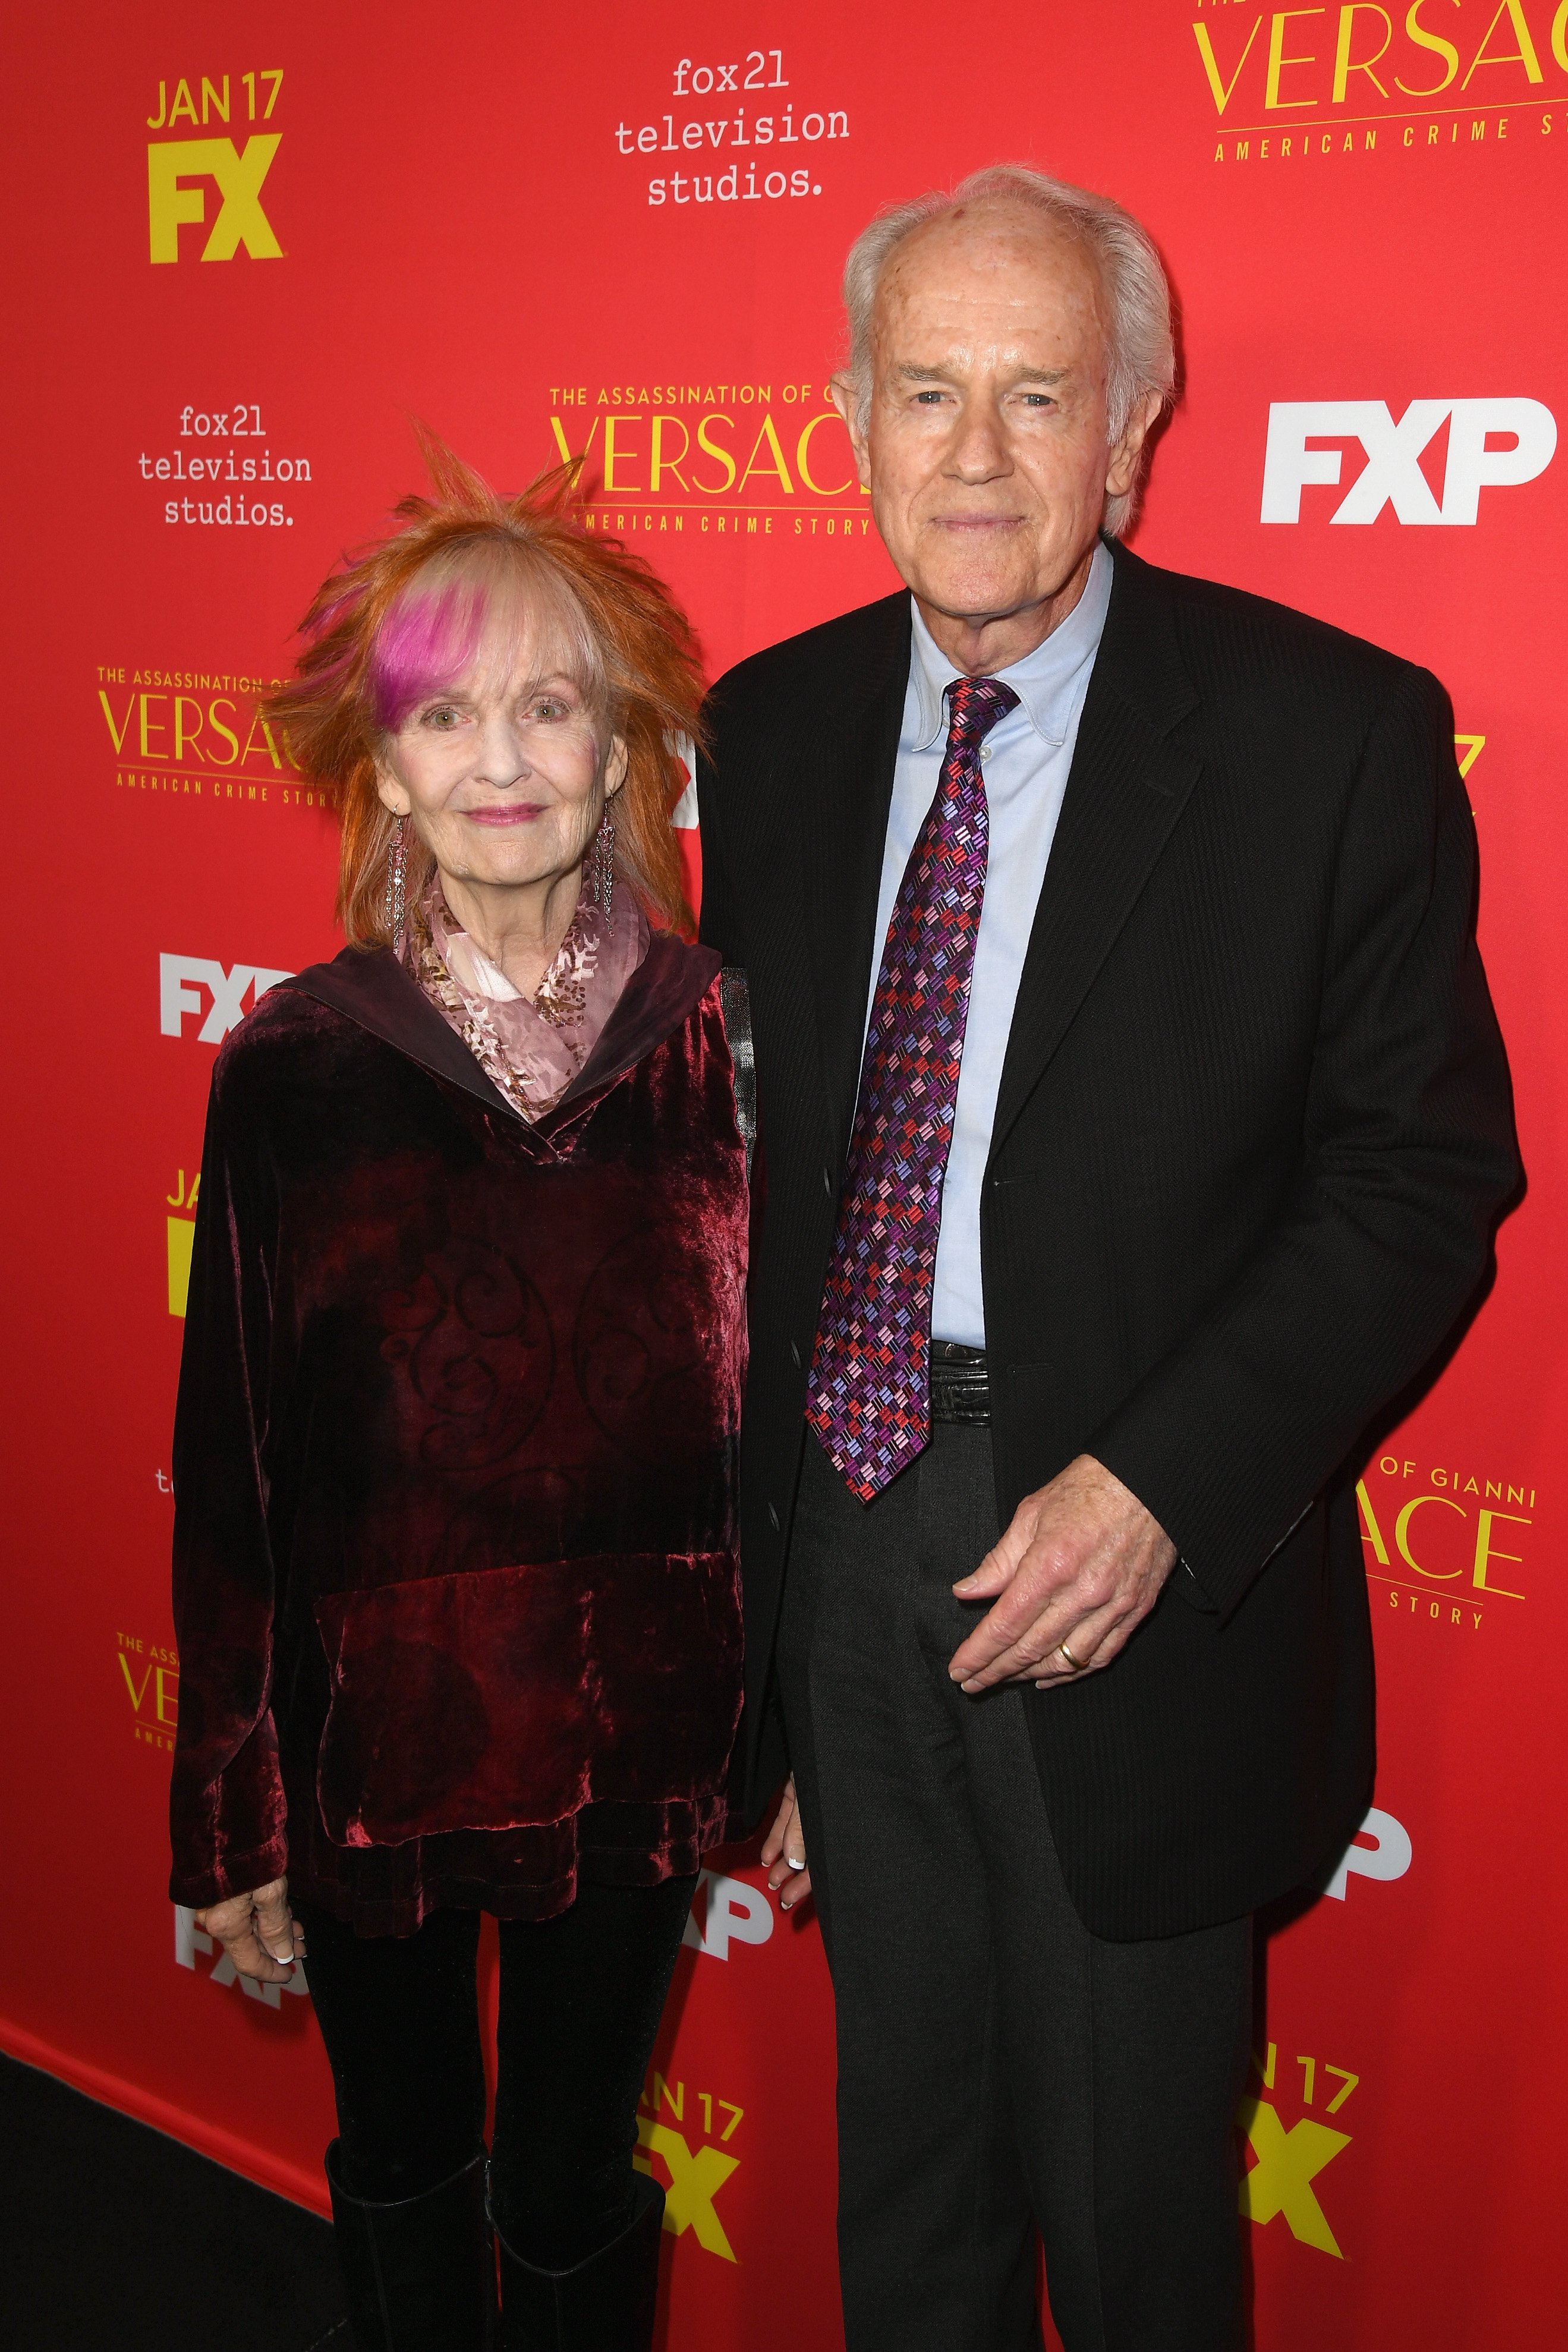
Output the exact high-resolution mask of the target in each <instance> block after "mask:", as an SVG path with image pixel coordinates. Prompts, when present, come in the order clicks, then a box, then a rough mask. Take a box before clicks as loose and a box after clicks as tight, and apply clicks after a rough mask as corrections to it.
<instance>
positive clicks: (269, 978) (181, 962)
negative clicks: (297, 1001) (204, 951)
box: [158, 955, 292, 1045]
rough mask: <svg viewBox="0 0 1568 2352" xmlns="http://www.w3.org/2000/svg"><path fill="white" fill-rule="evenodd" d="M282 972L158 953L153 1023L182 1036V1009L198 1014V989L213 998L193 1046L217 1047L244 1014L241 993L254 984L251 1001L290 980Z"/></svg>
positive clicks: (200, 1001) (199, 1004)
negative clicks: (228, 967)
mask: <svg viewBox="0 0 1568 2352" xmlns="http://www.w3.org/2000/svg"><path fill="white" fill-rule="evenodd" d="M291 978H292V974H291V973H289V972H287V971H267V970H265V969H264V968H263V967H262V966H261V965H260V964H253V963H237V964H236V965H235V966H234V969H233V970H232V971H225V970H224V968H223V966H222V964H221V963H214V962H213V961H212V960H211V958H210V957H207V956H176V955H161V956H160V957H159V958H158V1027H159V1030H160V1032H161V1034H163V1036H165V1037H183V1036H184V1034H185V1033H184V1019H185V1015H186V1013H200V1012H201V1010H202V999H201V996H200V994H199V991H200V990H201V989H204V988H205V990H206V992H207V994H208V995H209V996H210V997H211V998H212V1006H211V1009H210V1011H209V1012H208V1013H207V1015H206V1018H205V1021H204V1022H203V1023H202V1025H201V1027H200V1028H199V1029H198V1030H197V1031H196V1039H197V1042H198V1044H200V1045H221V1043H222V1042H223V1040H224V1038H226V1036H227V1035H228V1033H229V1031H230V1030H231V1029H237V1027H238V1026H239V1024H240V1023H241V1022H242V1021H243V1020H244V1018H245V1004H244V1001H243V1000H244V997H245V992H246V990H247V988H249V987H250V986H251V984H252V982H254V983H255V989H256V993H255V995H254V996H253V997H252V999H251V1003H253V1004H255V1003H258V1002H259V1001H260V999H261V998H262V997H264V996H265V995H266V993H267V992H268V989H269V988H276V987H277V985H278V982H279V981H280V980H289V979H291Z"/></svg>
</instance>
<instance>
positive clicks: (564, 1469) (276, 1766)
mask: <svg viewBox="0 0 1568 2352" xmlns="http://www.w3.org/2000/svg"><path fill="white" fill-rule="evenodd" d="M718 962H719V959H718V958H717V956H715V955H714V954H712V953H711V952H710V950H706V949H702V948H695V947H689V946H687V945H685V944H684V943H683V942H681V941H680V940H676V939H673V938H671V937H669V936H668V935H664V934H657V933H656V934H655V936H654V939H653V940H652V942H651V944H650V946H649V949H648V952H647V957H646V958H645V960H644V961H643V963H642V964H641V966H640V967H639V968H638V970H637V971H636V972H635V973H634V974H633V976H632V978H631V980H630V981H629V982H627V984H626V990H625V991H624V992H623V994H622V996H621V999H620V1002H619V1003H617V1004H616V1008H615V1010H614V1012H613V1013H612V1014H611V1016H610V1019H609V1021H608V1022H607V1024H606V1025H605V1030H604V1032H603V1034H602V1035H601V1036H600V1038H599V1041H598V1043H597V1045H595V1049H594V1052H593V1054H592V1055H591V1057H590V1059H589V1061H588V1063H587V1065H586V1066H585V1067H584V1070H583V1071H582V1073H581V1075H580V1076H579V1077H578V1078H577V1080H576V1081H575V1082H574V1085H573V1087H571V1089H570V1090H569V1091H568V1093H567V1094H566V1095H565V1096H564V1097H563V1099H562V1101H561V1102H560V1104H559V1105H558V1106H557V1107H556V1108H555V1109H554V1110H553V1111H552V1112H551V1113H550V1114H549V1115H548V1116H547V1117H545V1118H542V1119H541V1120H540V1121H539V1122H538V1124H537V1125H535V1126H532V1127H530V1126H529V1125H527V1124H526V1123H525V1122H524V1121H523V1120H522V1119H521V1118H519V1117H518V1116H517V1115H516V1114H515V1113H514V1112H513V1111H512V1110H511V1109H510V1108H509V1106H508V1105H507V1103H506V1102H505V1101H504V1099H503V1098H502V1097H501V1096H500V1093H499V1092H498V1091H497V1090H496V1089H495V1088H494V1087H492V1086H491V1084H490V1082H489V1079H488V1078H487V1077H486V1076H485V1075H484V1072H483V1071H482V1070H481V1069H480V1067H479V1064H478V1063H477V1062H476V1061H475V1060H474V1058H473V1056H472V1055H470V1054H469V1053H468V1049H467V1048H466V1047H465V1046H464V1045H463V1044H462V1043H461V1041H460V1040H459V1039H458V1037H457V1036H456V1035H455V1034H454V1033H453V1031H452V1030H451V1029H449V1028H448V1027H447V1024H446V1022H445V1021H444V1020H443V1019H442V1018H441V1016H440V1014H439V1013H437V1011H436V1010H435V1008H434V1007H433V1006H432V1005H431V1004H430V1003H428V1002H427V1000H426V998H425V996H424V995H423V994H422V993H421V992H420V991H419V989H418V988H417V987H416V985H415V983H414V982H412V981H411V980H410V979H409V978H408V976H407V975H406V973H405V971H403V969H402V968H401V966H400V965H399V964H398V963H397V962H396V961H395V959H394V958H393V956H392V955H390V954H389V953H388V952H386V951H385V950H377V951H372V952H364V951H361V950H347V951H345V953H344V954H342V955H341V956H339V957H338V959H337V961H335V962H334V963H331V964H320V965H316V966H313V967H312V968H311V969H310V971H304V972H301V973H300V974H299V975H298V976H297V977H296V978H295V979H294V980H292V981H291V982H287V983H285V984H283V985H282V986H279V987H278V988H276V989H274V990H273V991H272V992H271V993H270V994H269V995H268V996H267V997H266V998H265V999H264V1000H263V1001H262V1003H260V1004H259V1005H258V1007H257V1009H256V1011H255V1012H254V1013H252V1014H251V1015H250V1017H249V1019H248V1020H247V1021H246V1022H245V1023H244V1024H242V1025H241V1026H240V1027H239V1028H238V1029H237V1031H236V1032H235V1033H234V1034H233V1035H232V1037H230V1039H229V1040H228V1042H227V1044H226V1045H225V1047H224V1049H223V1051H222V1052H221V1053H220V1055H218V1059H217V1066H216V1070H215V1073H214V1076H213V1087H212V1098H211V1103H210V1107H209V1110H208V1118H207V1130H206V1141H205V1149H204V1153H203V1160H202V1185H201V1199H200V1212H199V1215H198V1218H197V1223H196V1235H195V1255H194V1258H193V1263H192V1269H191V1289H190V1299H189V1307H188V1313H187V1319H186V1327H185V1345H184V1359H183V1361H182V1365H181V1371H180V1392H179V1407H178V1412H177V1416H176V1422H175V1438H174V1494H175V1520H174V1619H175V1629H176V1633H177V1636H178V1641H179V1649H180V1668H181V1680H180V1727H179V1736H178V1739H177V1742H176V1747H175V1755H174V1786H173V1790H172V1798H171V1816H172V1827H173V1840H174V1874H173V1878H172V1882H171V1892H172V1894H173V1896H174V1900H175V1901H176V1902H180V1903H189V1904H194V1905H201V1904H205V1903H212V1902H216V1901H218V1900H220V1899H221V1898H222V1897H224V1896H225V1895H232V1894H238V1893H242V1892H244V1891H246V1890H247V1889H248V1888H250V1887H253V1886H257V1885H261V1884H263V1883H264V1882H265V1881H266V1880H268V1879H269V1878H272V1877H275V1876H277V1875H278V1874H279V1873H281V1872H283V1871H285V1870H287V1872H288V1874H289V1885H290V1888H291V1889H292V1891H294V1892H295V1893H297V1894H299V1895H308V1896H310V1897H311V1898H313V1899H314V1900H315V1901H317V1902H319V1903H321V1904H322V1905H324V1906H327V1907H328V1908H329V1909H331V1911H333V1912H334V1913H336V1914H337V1915H338V1916H340V1917H342V1918H344V1919H348V1920H352V1921H353V1923H354V1925H355V1926H356V1927H358V1928H359V1929H360V1930H361V1931H362V1932H363V1933H365V1934H370V1935H377V1934H392V1935H400V1934H407V1933H410V1932H411V1931H412V1930H413V1929H414V1928H415V1927H417V1926H418V1924H419V1921H420V1920H421V1918H422V1917H423V1916H425V1914H426V1912H427V1911H430V1910H432V1909H434V1908H435V1907H437V1906H438V1905H442V1904H449V1903H458V1904H465V1905H472V1906H479V1907H482V1908H484V1909H486V1910H490V1911H494V1912H496V1913H498V1914H499V1915H500V1916H504V1917H522V1918H527V1917H542V1916H547V1915H549V1914H550V1913H552V1912H555V1911H560V1910H562V1909H563V1908H564V1907H565V1906H567V1905H568V1904H569V1903H570V1902H571V1901H572V1899H573V1896H574V1892H575V1888H576V1880H577V1873H578V1871H579V1869H581V1870H582V1871H583V1872H584V1874H585V1875H589V1876H593V1877H597V1878H605V1879H611V1880H614V1881H616V1882H619V1883H621V1884H630V1885H647V1884H651V1883H653V1882H655V1881H657V1880H658V1879H660V1878H662V1877H664V1876H667V1875H668V1874H676V1873H684V1872H689V1871H693V1870H695V1869H696V1867H697V1865H698V1860H699V1857H700V1854H701V1853H702V1852H703V1851H704V1849H705V1848H706V1847H707V1846H708V1845H710V1844H711V1843H714V1842H715V1841H716V1840H717V1838H718V1837H719V1836H720V1835H721V1832H722V1829H723V1825H724V1801H723V1794H722V1791H723V1785H724V1775H725V1767H726V1762H727V1759H728V1756H729V1750H730V1747H731V1740H732V1738H733V1734H734V1728H735V1721H736V1717H737V1714H738V1712H739V1706H740V1689H741V1628H740V1612H739V1605H738V1592H737V1572H736V1557H735V1522H734V1510H733V1500H732V1496H733V1475H734V1455H735V1443H736V1431H737V1425H738V1421H739V1411H740V1398H741V1387H742V1378H743V1374H744V1369H745V1366H744V1351H745V1302H744V1284H745V1254H746V1223H747V1185H746V1169H745V1155H744V1150H743V1147H742V1141H741V1138H740V1135H739V1133H738V1130H737V1128H736V1122H735V1109H734V1097H733V1087H732V1068H731V1056H730V1051H729V1047H728V1045H727V1043H726V1040H725V1034H724V1024H723V1020H722V1016H721V1011H720V1003H719V990H718V984H717V978H716V974H717V971H718Z"/></svg>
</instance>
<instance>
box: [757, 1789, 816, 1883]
mask: <svg viewBox="0 0 1568 2352" xmlns="http://www.w3.org/2000/svg"><path fill="white" fill-rule="evenodd" d="M762 1862H763V1869H764V1870H766V1872H767V1874H768V1885H770V1886H771V1887H772V1888H773V1893H774V1894H775V1895H779V1888H780V1887H781V1886H782V1887H784V1893H783V1894H782V1895H779V1909H780V1910H781V1911H793V1910H794V1909H795V1905H796V1904H797V1903H804V1902H805V1898H806V1896H807V1895H809V1894H810V1893H811V1873H810V1871H809V1870H807V1868H806V1866H805V1830H804V1829H803V1828H802V1827H801V1820H800V1807H799V1806H798V1805H797V1804H796V1802H795V1778H794V1775H793V1774H792V1775H791V1777H790V1778H789V1780H786V1781H785V1783H784V1796H783V1799H782V1800H781V1801H780V1804H779V1809H778V1814H777V1817H776V1818H775V1820H774V1822H773V1827H772V1829H771V1830H770V1831H769V1832H768V1833H767V1836H766V1837H765V1838H764V1839H763V1853H762Z"/></svg>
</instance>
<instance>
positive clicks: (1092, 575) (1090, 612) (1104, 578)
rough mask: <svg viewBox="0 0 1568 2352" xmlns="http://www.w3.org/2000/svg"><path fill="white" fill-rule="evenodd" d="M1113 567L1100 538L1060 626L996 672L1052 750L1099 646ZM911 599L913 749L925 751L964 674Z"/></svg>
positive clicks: (943, 724)
mask: <svg viewBox="0 0 1568 2352" xmlns="http://www.w3.org/2000/svg"><path fill="white" fill-rule="evenodd" d="M1113 571H1114V566H1113V565H1112V563H1111V561H1110V550H1109V549H1108V548H1107V547H1106V546H1105V545H1104V543H1103V542H1101V544H1100V546H1098V547H1097V548H1096V549H1095V551H1094V560H1093V562H1091V563H1090V565H1089V578H1088V580H1087V581H1086V582H1085V583H1084V591H1083V594H1082V595H1081V596H1080V597H1079V600H1078V603H1077V604H1075V605H1074V606H1073V608H1072V611H1071V612H1070V613H1069V614H1068V616H1067V619H1066V620H1065V621H1064V622H1063V623H1062V625H1061V626H1060V628H1059V629H1053V630H1052V631H1051V634H1050V635H1049V636H1048V637H1047V638H1046V639H1045V641H1044V643H1043V644H1041V645H1037V646H1036V647H1035V650H1034V652H1033V653H1032V654H1026V655H1025V656H1024V658H1023V660H1022V661H1019V662H1015V663H1014V664H1013V666H1012V667H1011V668H1010V669H1002V670H998V671H997V672H996V675H997V677H999V678H1001V679H1002V681H1003V682H1004V684H1005V685H1007V686H1010V687H1011V688H1012V689H1013V691H1014V693H1015V694H1016V696H1017V698H1018V700H1019V702H1020V704H1021V705H1022V706H1023V710H1024V715H1025V717H1026V719H1027V720H1028V722H1029V724H1030V726H1031V727H1033V729H1034V730H1035V732H1036V734H1037V736H1038V737H1039V738H1040V740H1041V741H1042V742H1044V743H1048V744H1049V745H1050V746H1051V747H1052V749H1053V750H1055V749H1057V748H1058V747H1059V746H1060V745H1061V744H1063V743H1065V742H1066V740H1067V738H1068V729H1069V728H1070V726H1071V724H1072V715H1073V709H1074V707H1075V704H1076V702H1077V700H1078V697H1079V690H1080V688H1082V685H1083V682H1084V673H1085V671H1086V670H1087V669H1088V668H1089V665H1090V664H1091V663H1092V661H1093V659H1094V656H1095V655H1096V653H1097V652H1098V651H1099V649H1100V633H1101V631H1102V630H1103V629H1104V626H1105V614H1106V608H1107V606H1108V605H1109V604H1110V583H1111V578H1112V573H1113ZM910 605H911V607H912V608H913V613H914V643H913V647H912V650H911V652H910V685H911V686H912V687H913V688H914V690H915V697H916V701H917V705H918V715H917V718H916V720H915V726H916V735H915V740H914V742H913V744H912V746H911V749H912V750H914V751H929V750H930V749H931V746H932V745H933V744H934V743H935V742H937V741H938V740H940V739H941V738H942V737H945V735H946V733H947V711H946V706H945V700H944V698H945V696H946V693H947V689H948V688H949V687H950V686H951V685H952V681H953V679H954V678H955V677H961V676H962V675H963V673H962V672H961V671H959V670H956V669H954V667H953V666H952V663H951V662H950V661H949V659H948V657H947V656H946V655H945V654H944V653H942V651H941V649H940V648H939V647H938V646H937V644H936V642H935V640H934V638H933V637H932V635H931V631H930V630H929V629H928V628H927V626H926V625H925V622H924V620H923V619H922V618H921V608H920V606H919V605H918V604H915V602H914V599H913V597H912V596H911V597H910ZM1004 723H1005V722H1004Z"/></svg>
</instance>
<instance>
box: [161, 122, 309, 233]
mask: <svg viewBox="0 0 1568 2352" xmlns="http://www.w3.org/2000/svg"><path fill="white" fill-rule="evenodd" d="M282 135H283V134H282V132H281V131H265V132H264V131H252V133H251V135H250V137H249V138H248V139H247V141H246V142H245V145H244V147H243V148H237V147H236V146H235V143H234V142H233V140H232V139H159V140H155V141H153V143H152V144H151V145H150V146H149V148H148V150H147V243H148V246H149V247H150V249H151V256H152V258H153V260H154V261H178V259H179V257H180V224H181V222H182V221H200V222H205V219H206V216H207V197H206V190H205V188H199V187H197V188H186V187H182V186H181V182H182V181H183V180H216V182H217V192H218V194H219V195H220V196H221V197H222V198H223V203H222V205H220V206H219V209H218V215H217V218H216V220H215V221H214V223H213V225H212V229H211V231H210V233H209V235H208V237H207V241H206V243H205V245H204V246H203V247H202V259H203V260H204V261H232V260H233V259H234V257H235V255H236V254H237V252H238V250H239V248H240V247H241V246H242V245H243V246H244V247H245V249H246V251H247V253H248V254H249V256H250V257H251V259H252V260H253V261H281V260H282V258H283V248H282V247H281V246H280V245H279V242H278V239H277V237H276V236H274V235H273V233H272V224H271V222H270V221H269V220H268V217H267V215H266V214H265V213H264V212H263V211H262V209H261V184H262V182H263V180H265V179H266V177H267V174H268V172H269V171H270V170H271V169H272V158H273V157H274V155H276V154H277V152H278V148H279V142H280V140H281V138H282Z"/></svg>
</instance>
